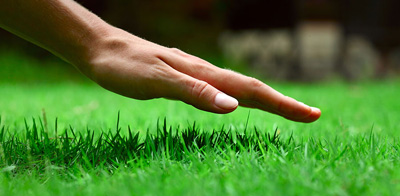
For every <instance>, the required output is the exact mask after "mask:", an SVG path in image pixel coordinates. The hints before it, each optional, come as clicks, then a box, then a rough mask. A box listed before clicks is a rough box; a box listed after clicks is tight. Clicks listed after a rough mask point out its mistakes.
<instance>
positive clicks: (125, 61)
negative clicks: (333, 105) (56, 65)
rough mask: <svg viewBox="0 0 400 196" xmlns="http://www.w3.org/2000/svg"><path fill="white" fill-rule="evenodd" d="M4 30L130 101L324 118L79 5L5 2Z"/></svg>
mask: <svg viewBox="0 0 400 196" xmlns="http://www.w3.org/2000/svg"><path fill="white" fill-rule="evenodd" d="M0 27H2V28H4V29H6V30H8V31H10V32H12V33H14V34H16V35H18V36H20V37H22V38H24V39H26V40H28V41H30V42H32V43H35V44H37V45H39V46H41V47H43V48H45V49H47V50H49V51H50V52H52V53H53V54H55V55H57V56H59V57H60V58H62V59H64V60H65V61H67V62H69V63H71V64H73V65H74V66H75V67H77V68H78V69H79V70H80V71H81V72H82V73H84V74H85V75H86V76H88V77H89V78H91V79H92V80H94V81H95V82H97V83H98V84H100V85H101V86H103V87H104V88H106V89H108V90H110V91H113V92H116V93H118V94H121V95H124V96H127V97H131V98H135V99H152V98H159V97H164V98H168V99H176V100H181V101H184V102H186V103H188V104H191V105H193V106H194V107H196V108H199V109H201V110H205V111H210V112H215V113H229V112H232V111H233V110H235V109H236V107H237V106H238V101H239V103H240V104H241V105H242V106H246V107H252V108H258V109H261V110H264V111H268V112H271V113H275V114H278V115H281V116H283V117H285V118H287V119H290V120H294V121H299V122H312V121H315V120H317V119H318V118H319V117H320V114H321V112H320V110H319V109H317V108H312V107H309V106H306V105H304V104H302V103H300V102H297V101H296V100H294V99H292V98H289V97H286V96H284V95H282V94H281V93H279V92H277V91H275V90H274V89H272V88H271V87H269V86H268V85H266V84H264V83H262V82H260V81H259V80H256V79H254V78H250V77H247V76H243V75H241V74H238V73H235V72H232V71H229V70H225V69H221V68H218V67H216V66H214V65H211V64H210V63H208V62H206V61H204V60H202V59H200V58H198V57H195V56H192V55H189V54H186V53H184V52H182V51H180V50H178V49H173V48H166V47H163V46H160V45H157V44H154V43H152V42H149V41H146V40H143V39H141V38H139V37H136V36H134V35H132V34H130V33H128V32H126V31H123V30H121V29H118V28H115V27H113V26H111V25H109V24H107V23H106V22H104V21H103V20H101V19H100V18H99V17H97V16H96V15H94V14H92V13H91V12H89V11H88V10H86V9H85V8H83V7H82V6H80V5H79V4H77V3H76V2H74V1H72V0H0ZM237 100H238V101H237Z"/></svg>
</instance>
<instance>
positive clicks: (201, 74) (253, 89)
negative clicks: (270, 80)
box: [161, 49, 321, 122]
mask: <svg viewBox="0 0 400 196" xmlns="http://www.w3.org/2000/svg"><path fill="white" fill-rule="evenodd" d="M161 58H162V60H163V61H165V62H166V63H167V64H169V65H170V66H171V67H173V68H174V69H176V70H178V71H180V72H183V73H185V74H187V75H190V76H192V77H194V78H197V79H199V80H202V81H205V82H207V83H209V84H210V85H212V86H214V87H215V88H217V89H218V90H220V91H222V92H224V93H226V94H228V95H230V96H232V97H235V98H236V99H238V101H239V102H240V104H241V105H242V106H245V107H252V108H258V109H261V110H264V111H267V112H271V113H274V114H277V115H280V116H283V117H285V118H287V119H289V120H293V121H297V122H313V121H315V120H317V119H318V118H319V117H320V115H321V111H320V110H319V109H317V108H313V107H309V106H307V105H305V104H303V103H301V102H298V101H296V100H295V99H293V98H290V97H287V96H284V95H283V94H281V93H280V92H278V91H276V90H275V89H273V88H271V87H270V86H268V85H266V84H264V83H263V82H261V81H259V80H257V79H255V78H251V77H248V76H244V75H242V74H239V73H236V72H234V71H230V70H226V69H222V68H219V67H216V66H214V65H212V64H210V63H208V62H207V61H204V60H202V59H200V58H197V57H195V56H192V55H188V54H186V53H184V52H182V51H180V50H176V49H174V50H173V52H171V53H170V54H169V55H166V56H162V57H161Z"/></svg>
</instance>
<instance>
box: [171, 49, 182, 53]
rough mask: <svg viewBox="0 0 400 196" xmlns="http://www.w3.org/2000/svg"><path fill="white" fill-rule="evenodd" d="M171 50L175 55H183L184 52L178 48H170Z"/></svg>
mask: <svg viewBox="0 0 400 196" xmlns="http://www.w3.org/2000/svg"><path fill="white" fill-rule="evenodd" d="M170 50H171V51H172V52H174V53H178V54H181V53H182V50H180V49H178V48H170Z"/></svg>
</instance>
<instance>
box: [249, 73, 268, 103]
mask: <svg viewBox="0 0 400 196" xmlns="http://www.w3.org/2000/svg"><path fill="white" fill-rule="evenodd" d="M249 86H250V89H251V90H250V91H249V92H250V93H249V94H248V95H247V96H248V99H250V100H258V99H259V98H258V96H259V93H260V89H262V87H263V86H264V83H262V82H261V81H259V80H257V79H255V78H250V80H249Z"/></svg>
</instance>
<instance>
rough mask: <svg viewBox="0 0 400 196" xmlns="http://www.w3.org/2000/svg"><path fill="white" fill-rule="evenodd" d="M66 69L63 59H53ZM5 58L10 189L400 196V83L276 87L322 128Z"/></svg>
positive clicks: (0, 88)
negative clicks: (140, 96)
mask: <svg viewBox="0 0 400 196" xmlns="http://www.w3.org/2000/svg"><path fill="white" fill-rule="evenodd" d="M54 64H56V65H54ZM58 64H60V62H57V61H45V62H39V61H38V60H35V59H32V58H29V57H25V56H21V55H20V54H17V53H12V52H7V53H4V52H2V53H0V66H1V70H0V116H1V118H0V195H43V196H44V195H112V194H114V195H308V194H312V195H321V194H322V195H395V194H397V193H398V192H399V191H400V185H399V182H400V165H399V161H400V160H399V158H400V156H399V155H400V154H399V150H400V143H399V140H400V137H399V136H400V133H399V130H400V124H399V123H398V122H400V111H399V109H400V102H399V101H398V97H399V96H400V92H399V91H398V89H399V88H400V81H399V80H397V79H390V80H386V81H365V82H359V83H353V84H347V83H344V82H329V83H320V84H301V83H300V84H295V83H277V82H272V83H271V82H268V83H269V84H271V86H272V87H274V88H276V89H277V90H279V91H281V92H283V93H285V94H287V95H289V96H292V97H295V98H297V99H299V100H301V101H303V102H305V103H308V104H310V105H314V106H318V107H320V108H321V110H322V112H323V115H322V117H321V119H320V120H319V121H317V122H315V123H312V124H300V123H295V122H290V121H287V120H285V119H283V118H281V117H278V116H274V115H272V114H268V113H265V112H261V111H258V110H250V109H246V108H239V109H238V110H237V111H235V112H233V113H231V114H227V115H218V114H211V113H206V112H202V111H198V110H196V109H194V108H193V107H191V106H187V105H185V104H183V103H180V102H174V101H167V100H163V99H157V100H150V101H137V100H131V99H128V98H125V97H121V96H119V95H115V94H113V93H110V92H107V91H105V90H103V89H101V88H100V87H98V86H96V85H95V84H93V83H91V82H90V81H88V80H87V79H84V78H82V77H80V75H79V73H77V72H76V71H75V70H73V69H72V68H70V67H68V66H66V65H65V64H62V63H61V65H58Z"/></svg>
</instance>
